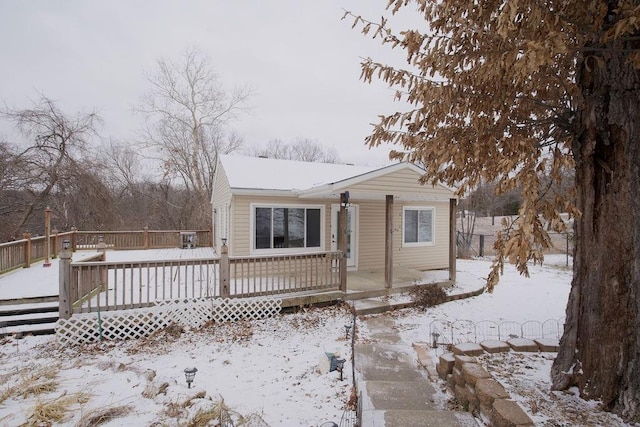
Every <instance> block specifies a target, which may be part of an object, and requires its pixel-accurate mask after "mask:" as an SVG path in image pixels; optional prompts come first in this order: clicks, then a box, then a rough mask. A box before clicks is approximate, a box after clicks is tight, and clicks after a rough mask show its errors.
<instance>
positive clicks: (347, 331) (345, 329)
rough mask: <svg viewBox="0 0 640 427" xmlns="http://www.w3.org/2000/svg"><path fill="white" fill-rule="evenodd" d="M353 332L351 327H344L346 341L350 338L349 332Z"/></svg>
mask: <svg viewBox="0 0 640 427" xmlns="http://www.w3.org/2000/svg"><path fill="white" fill-rule="evenodd" d="M350 330H351V325H344V339H345V340H346V339H348V338H349V331H350Z"/></svg>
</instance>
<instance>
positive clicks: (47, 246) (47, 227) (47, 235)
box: [42, 206, 51, 267]
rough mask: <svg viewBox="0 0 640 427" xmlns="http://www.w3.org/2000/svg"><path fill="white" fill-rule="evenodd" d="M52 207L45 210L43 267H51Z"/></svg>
mask: <svg viewBox="0 0 640 427" xmlns="http://www.w3.org/2000/svg"><path fill="white" fill-rule="evenodd" d="M50 256H51V209H50V208H49V206H47V208H46V209H45V210H44V264H43V265H42V266H43V267H51V261H50V259H49V257H50Z"/></svg>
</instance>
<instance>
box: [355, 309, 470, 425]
mask: <svg viewBox="0 0 640 427" xmlns="http://www.w3.org/2000/svg"><path fill="white" fill-rule="evenodd" d="M365 322H366V324H367V327H368V328H369V330H370V332H371V334H370V340H368V341H367V342H361V343H357V344H356V346H355V353H354V357H355V366H356V371H357V372H356V382H357V388H358V391H359V392H360V393H361V398H362V425H363V426H367V427H382V426H385V427H407V426H415V427H418V426H433V427H449V426H451V427H458V426H460V427H477V426H478V424H477V422H476V421H475V419H474V418H473V416H471V414H469V413H468V412H454V411H449V410H443V409H439V408H438V406H439V405H438V403H437V402H436V390H435V389H434V387H433V385H432V384H431V382H430V381H429V379H428V378H427V376H426V374H425V372H424V370H423V369H422V368H421V367H419V366H418V364H417V362H416V355H415V353H414V351H413V349H412V348H411V346H410V345H408V344H407V343H404V342H402V341H401V340H400V337H399V336H398V334H397V333H394V332H393V326H394V320H393V318H390V317H383V316H376V317H370V318H367V319H366V320H365Z"/></svg>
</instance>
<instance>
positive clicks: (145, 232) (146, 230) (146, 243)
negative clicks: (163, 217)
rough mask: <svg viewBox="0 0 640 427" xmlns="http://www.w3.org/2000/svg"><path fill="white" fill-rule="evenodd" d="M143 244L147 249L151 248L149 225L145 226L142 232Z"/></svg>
mask: <svg viewBox="0 0 640 427" xmlns="http://www.w3.org/2000/svg"><path fill="white" fill-rule="evenodd" d="M181 243H182V242H181ZM142 246H143V247H144V248H145V249H149V226H147V225H145V226H144V230H143V232H142Z"/></svg>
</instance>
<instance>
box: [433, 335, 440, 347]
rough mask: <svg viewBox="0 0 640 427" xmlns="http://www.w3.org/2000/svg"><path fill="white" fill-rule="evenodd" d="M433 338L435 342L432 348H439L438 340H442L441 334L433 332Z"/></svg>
mask: <svg viewBox="0 0 640 427" xmlns="http://www.w3.org/2000/svg"><path fill="white" fill-rule="evenodd" d="M431 338H433V342H432V344H431V346H432V347H433V348H438V338H440V334H439V333H437V332H432V333H431Z"/></svg>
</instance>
